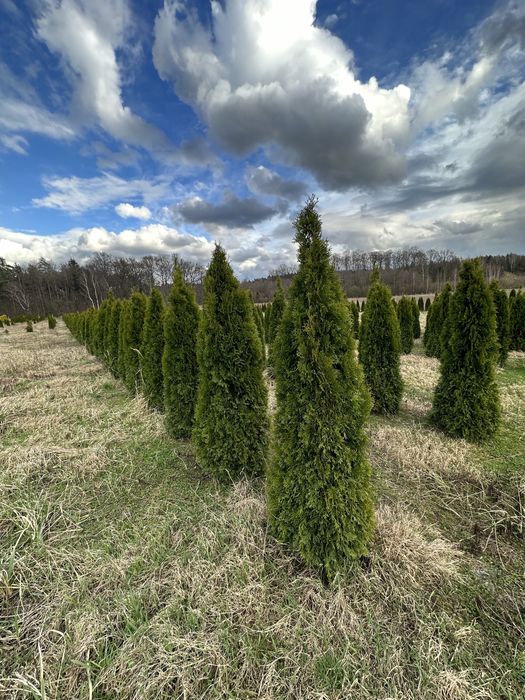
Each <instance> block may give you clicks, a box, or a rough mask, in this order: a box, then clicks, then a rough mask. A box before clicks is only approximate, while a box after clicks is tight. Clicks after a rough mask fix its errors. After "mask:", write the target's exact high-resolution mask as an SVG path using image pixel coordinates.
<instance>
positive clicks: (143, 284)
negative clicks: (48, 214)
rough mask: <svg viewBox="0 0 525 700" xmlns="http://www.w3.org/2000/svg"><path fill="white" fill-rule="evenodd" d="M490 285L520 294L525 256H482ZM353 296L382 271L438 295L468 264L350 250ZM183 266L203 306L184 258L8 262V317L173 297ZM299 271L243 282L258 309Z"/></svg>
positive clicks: (1, 278)
mask: <svg viewBox="0 0 525 700" xmlns="http://www.w3.org/2000/svg"><path fill="white" fill-rule="evenodd" d="M480 259H481V261H482V263H483V267H484V270H485V276H486V278H487V280H489V281H490V280H492V279H498V280H499V281H500V283H501V285H502V286H503V287H506V288H513V287H519V286H521V285H522V284H524V283H525V255H518V254H515V253H508V254H505V255H487V256H480ZM332 262H333V264H334V266H335V268H336V270H337V271H338V273H339V275H340V277H341V281H342V283H343V287H344V290H345V293H346V295H347V296H348V297H350V298H352V297H353V298H356V297H357V298H359V297H364V296H366V294H367V290H368V286H369V277H370V272H371V270H372V269H373V268H374V267H377V268H379V270H380V271H381V277H382V279H383V281H384V282H385V284H387V285H388V286H389V287H390V288H391V290H392V293H393V294H394V296H398V295H401V294H434V293H436V292H439V291H440V290H441V288H442V287H443V285H444V284H445V283H446V282H450V283H451V284H452V285H455V282H456V278H457V275H458V272H459V268H460V266H461V262H462V258H460V257H459V256H458V255H456V254H455V253H454V252H452V251H450V250H428V251H423V250H421V249H419V248H415V247H412V248H408V249H405V250H386V251H372V252H364V251H346V252H344V253H342V254H337V253H336V254H333V255H332ZM175 265H178V266H180V267H181V269H182V271H183V274H184V278H185V280H186V282H187V283H188V284H191V285H192V286H193V287H194V288H195V291H196V294H197V300H198V301H199V303H200V302H201V300H202V280H203V277H204V274H205V272H206V268H205V267H204V266H203V265H200V264H198V263H194V262H191V261H188V260H184V259H182V258H180V257H179V256H177V255H175V254H174V255H171V256H170V255H147V256H144V257H142V258H133V257H116V256H113V255H109V254H108V253H96V254H95V255H94V256H93V257H92V258H91V259H90V260H89V261H87V262H85V263H83V264H80V263H79V262H77V261H76V260H75V259H73V258H72V259H71V260H69V261H68V262H66V263H62V264H54V263H53V262H51V261H49V260H45V259H43V258H41V259H40V260H39V261H38V262H36V263H33V264H28V265H8V264H7V263H6V261H5V260H4V259H2V258H0V313H5V314H7V315H8V316H16V315H20V314H29V313H31V314H38V315H45V314H48V313H52V314H55V315H60V314H62V313H66V312H71V311H82V310H83V309H87V308H89V307H98V306H99V305H100V303H101V302H102V301H103V299H105V298H106V296H107V294H108V292H109V290H112V292H113V294H114V295H115V296H116V297H128V296H129V295H130V294H131V291H132V290H133V289H136V290H138V291H140V292H144V293H146V294H148V293H149V292H150V291H151V289H152V288H153V287H157V288H158V289H160V291H161V293H163V295H164V296H166V295H167V293H168V291H169V289H170V287H171V280H172V276H173V269H174V266H175ZM294 274H295V267H294V266H290V265H281V266H280V267H279V268H277V269H275V270H272V271H271V272H270V274H269V275H268V276H267V277H260V278H257V279H253V280H249V281H245V282H243V286H244V287H245V288H247V289H250V290H251V292H252V296H253V299H254V301H255V302H256V303H264V302H267V301H270V300H271V298H272V296H273V293H274V290H275V285H276V280H277V278H278V277H280V278H281V279H282V281H283V286H284V287H285V288H287V287H288V286H289V284H290V282H291V279H292V277H293V275H294Z"/></svg>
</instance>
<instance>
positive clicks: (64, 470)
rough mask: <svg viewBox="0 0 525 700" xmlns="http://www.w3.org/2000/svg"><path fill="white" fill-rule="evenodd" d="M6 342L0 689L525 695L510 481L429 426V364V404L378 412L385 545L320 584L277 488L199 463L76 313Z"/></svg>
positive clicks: (190, 694)
mask: <svg viewBox="0 0 525 700" xmlns="http://www.w3.org/2000/svg"><path fill="white" fill-rule="evenodd" d="M46 326H47V324H46ZM0 358H1V366H2V368H3V371H2V386H1V390H0V392H1V393H0V437H1V442H0V464H1V465H2V470H1V473H0V556H1V563H0V601H1V605H2V619H1V621H0V645H1V646H0V694H2V696H3V697H6V698H10V699H15V698H16V699H17V700H18V698H46V700H50V699H51V698H53V699H55V698H57V699H58V698H64V699H70V698H86V699H88V698H89V699H97V698H98V699H99V700H103V699H104V700H109V699H111V700H114V699H130V700H131V699H132V698H133V699H136V700H138V699H140V700H142V699H144V700H148V699H151V700H153V699H155V700H156V699H160V700H163V699H165V700H168V698H169V699H170V700H171V699H172V698H175V699H176V698H187V699H188V700H190V699H193V698H206V699H212V698H224V699H226V698H228V699H233V698H235V699H237V698H239V699H241V698H242V699H243V700H244V698H246V699H248V698H261V699H263V698H264V699H268V700H270V699H271V700H280V699H281V698H282V699H290V700H291V699H294V700H295V699H304V700H332V699H334V700H338V699H340V700H343V699H347V698H352V699H353V698H356V699H358V700H360V699H361V698H363V699H364V698H367V699H372V698H374V699H377V698H379V699H381V700H387V699H392V700H393V699H395V700H401V699H403V700H405V699H407V700H412V699H413V700H416V699H418V700H419V699H426V698H428V699H429V700H430V699H431V698H432V699H435V698H438V699H442V700H471V699H472V700H473V699H475V698H494V700H495V699H496V698H498V699H499V698H508V699H509V700H510V699H511V698H518V697H519V694H520V693H521V691H522V686H521V685H520V683H521V680H522V677H523V674H524V673H525V655H524V637H523V631H524V629H525V627H524V625H523V615H524V614H525V613H524V598H523V594H524V590H525V586H524V585H523V581H522V580H520V578H519V577H520V574H521V575H523V566H524V557H523V539H522V535H521V538H520V534H519V530H518V528H517V525H518V521H516V523H515V526H516V527H509V526H508V522H507V521H506V520H505V517H507V519H508V516H510V515H511V513H510V510H508V509H506V508H507V505H508V503H507V501H505V499H504V498H503V495H505V498H507V497H508V499H510V496H511V494H512V493H514V491H511V490H509V489H510V487H509V484H508V482H507V481H505V480H502V481H500V480H498V477H497V475H495V474H493V473H490V474H487V473H485V471H484V469H483V459H482V457H483V454H482V453H480V452H479V451H478V452H476V451H475V450H473V448H471V447H470V446H468V445H467V444H466V443H465V444H464V443H462V442H455V441H451V440H448V439H447V438H445V437H444V436H440V435H438V434H437V433H435V432H434V431H432V430H431V429H430V428H428V427H427V426H425V424H424V421H423V408H424V407H426V406H427V405H428V402H429V397H430V393H431V391H432V387H433V383H434V382H435V379H436V376H437V374H436V371H437V366H436V364H435V362H434V361H432V360H428V359H427V358H423V357H416V356H409V357H407V358H404V361H403V371H404V374H405V378H406V381H407V396H408V398H409V399H410V397H414V401H415V400H416V398H417V399H418V400H419V401H420V404H421V406H422V407H423V408H422V409H421V412H418V411H417V410H415V406H414V404H413V403H412V404H411V403H410V401H407V403H406V404H405V406H404V409H403V412H402V414H401V416H400V417H399V418H396V419H395V420H386V419H382V418H381V419H378V418H375V419H374V420H373V421H372V423H371V426H370V442H371V458H372V461H373V464H374V467H375V474H376V481H377V490H378V507H377V532H376V537H375V541H374V543H373V546H372V549H371V556H370V560H369V561H368V562H367V563H366V566H365V567H358V568H355V567H354V568H353V569H352V570H349V571H348V572H347V574H345V575H344V576H342V577H341V578H340V579H339V580H338V581H336V583H335V584H334V585H333V586H332V587H330V588H326V587H324V586H323V585H322V584H321V582H320V579H319V577H318V576H317V575H316V572H314V571H310V570H305V569H304V568H303V567H302V566H301V564H300V563H299V562H298V561H297V560H296V559H295V558H294V557H293V556H292V555H291V554H290V553H289V552H287V551H286V550H285V549H284V548H283V547H282V546H280V545H278V544H277V543H275V542H274V541H273V540H272V539H271V538H269V537H268V535H267V532H266V527H265V504H264V486H263V484H261V483H258V482H256V483H249V482H242V483H240V484H237V485H236V486H235V487H233V488H231V489H221V488H218V487H217V486H216V485H215V484H214V483H212V482H210V481H208V480H205V479H202V477H201V474H200V472H199V469H198V467H197V466H196V465H195V464H194V461H193V456H192V451H191V446H190V445H188V444H187V443H176V442H173V441H170V440H169V439H168V438H167V437H166V435H165V433H164V430H163V426H162V418H161V416H159V415H157V414H154V413H152V412H150V411H148V410H147V409H146V407H145V405H144V402H143V401H142V400H141V399H140V398H136V399H130V398H129V397H128V396H127V395H126V394H125V392H124V390H123V389H122V387H121V386H120V385H119V383H118V382H116V381H114V380H113V379H112V378H111V377H110V376H109V375H108V373H107V372H106V371H105V370H104V368H103V367H101V366H100V365H99V364H98V362H97V361H95V360H94V359H93V358H91V357H89V356H88V355H87V354H86V352H85V350H84V349H82V348H81V347H79V346H78V345H77V344H76V343H75V342H74V341H73V340H72V339H71V338H70V337H69V336H68V334H67V331H66V330H65V328H64V326H63V324H62V323H59V325H58V327H57V330H56V331H55V332H52V331H49V330H48V329H47V327H46V328H44V324H37V325H36V326H35V332H34V333H33V334H26V333H25V332H24V327H23V326H22V325H21V326H20V327H15V328H14V329H11V332H10V333H9V335H4V336H2V337H1V338H0ZM520 376H521V375H520ZM518 379H519V377H518ZM520 381H521V384H520ZM520 381H512V382H509V390H510V391H513V392H517V393H518V395H521V394H520V392H521V391H522V390H523V385H524V384H525V378H524V377H521V380H520ZM520 386H521V388H520ZM418 392H419V393H418ZM510 403H511V404H512V405H510V406H509V411H511V412H513V413H512V415H513V418H512V419H513V420H518V421H519V420H520V416H521V417H522V416H523V413H520V412H519V410H522V409H519V410H518V411H517V412H516V410H515V406H514V403H515V402H510ZM517 447H518V446H517V445H514V449H517ZM490 484H492V489H493V490H492V491H491V489H490V488H489V487H490ZM513 484H514V485H515V483H514V482H513ZM496 488H497V489H498V498H496V500H494V499H495V495H494V489H496ZM509 502H510V501H509ZM502 503H505V504H507V505H505V506H504V505H502ZM496 508H498V509H500V510H501V509H502V510H503V512H504V513H505V514H506V516H501V514H500V516H498V517H500V519H501V518H502V522H503V521H505V524H503V525H501V523H500V525H494V522H495V518H496V516H495V515H494V512H493V511H494V509H496ZM513 512H514V513H517V512H519V511H513ZM518 517H519V515H518ZM522 534H523V533H522Z"/></svg>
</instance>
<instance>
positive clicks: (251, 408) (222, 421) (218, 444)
mask: <svg viewBox="0 0 525 700" xmlns="http://www.w3.org/2000/svg"><path fill="white" fill-rule="evenodd" d="M197 358H198V363H199V390H198V396H197V406H196V410H195V426H194V429H193V438H194V443H195V449H196V453H197V458H198V460H199V462H200V463H201V464H202V466H203V467H204V468H205V469H206V471H208V472H210V473H212V474H215V475H216V476H217V477H218V478H219V479H221V480H223V481H228V480H233V479H237V478H239V477H240V476H242V475H253V474H261V473H263V472H264V469H265V465H266V459H267V448H268V416H267V393H266V386H265V384H264V380H263V374H262V372H263V359H262V348H261V341H260V340H259V336H258V334H257V328H256V325H255V319H254V316H253V310H252V304H251V302H250V299H249V297H248V294H247V293H246V292H245V291H244V290H243V289H241V287H240V285H239V282H238V281H237V280H236V279H235V277H234V275H233V271H232V269H231V267H230V265H229V263H228V261H227V259H226V254H225V252H224V250H223V249H222V248H221V247H220V246H216V248H215V252H214V253H213V257H212V260H211V263H210V266H209V268H208V271H207V273H206V277H205V280H204V309H203V315H202V319H201V323H200V328H199V335H198V342H197Z"/></svg>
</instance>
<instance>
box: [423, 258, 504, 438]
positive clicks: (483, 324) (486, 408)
mask: <svg viewBox="0 0 525 700" xmlns="http://www.w3.org/2000/svg"><path fill="white" fill-rule="evenodd" d="M459 278H460V282H459V284H458V287H457V290H456V292H455V294H454V295H453V297H452V300H451V305H450V310H449V315H448V319H447V324H446V325H447V331H448V338H447V342H446V343H445V344H444V346H443V353H442V357H441V377H440V379H439V382H438V385H437V387H436V390H435V393H434V401H433V405H432V412H431V419H432V421H433V422H434V423H435V424H436V425H437V426H438V427H439V428H441V429H442V430H444V431H445V432H446V433H448V434H449V435H452V436H455V437H462V438H466V439H467V440H472V441H475V442H478V441H482V440H484V439H486V438H488V437H490V436H491V435H492V434H493V433H494V432H495V431H496V429H497V427H498V423H499V420H500V403H499V396H498V388H497V385H496V380H495V367H496V361H497V358H498V340H497V335H496V311H495V308H494V302H493V300H492V295H491V293H490V290H489V288H488V286H487V285H486V284H485V282H484V279H483V272H482V269H481V265H480V264H479V261H478V260H466V261H465V262H464V263H463V266H462V268H461V270H460V273H459Z"/></svg>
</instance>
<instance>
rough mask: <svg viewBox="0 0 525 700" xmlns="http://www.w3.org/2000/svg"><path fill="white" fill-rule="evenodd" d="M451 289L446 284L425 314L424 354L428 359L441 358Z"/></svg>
mask: <svg viewBox="0 0 525 700" xmlns="http://www.w3.org/2000/svg"><path fill="white" fill-rule="evenodd" d="M451 298H452V287H451V286H450V284H449V283H448V282H447V284H446V285H445V286H444V287H443V289H442V290H441V292H440V293H439V294H438V295H437V296H436V297H435V298H434V301H433V302H432V305H431V307H430V310H429V312H428V314H427V325H426V327H425V333H424V335H423V344H424V346H425V354H426V355H427V356H428V357H441V352H442V349H443V342H444V340H445V338H444V333H445V332H446V329H445V323H446V320H447V316H448V309H449V306H450V300H451Z"/></svg>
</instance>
